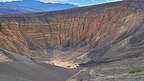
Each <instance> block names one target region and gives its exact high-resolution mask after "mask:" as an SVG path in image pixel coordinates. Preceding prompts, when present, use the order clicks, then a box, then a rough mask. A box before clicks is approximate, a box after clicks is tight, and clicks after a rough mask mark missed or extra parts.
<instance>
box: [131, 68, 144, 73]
mask: <svg viewBox="0 0 144 81" xmlns="http://www.w3.org/2000/svg"><path fill="white" fill-rule="evenodd" d="M142 71H143V70H142V69H140V68H136V69H132V70H130V71H129V73H131V74H133V73H139V72H142Z"/></svg>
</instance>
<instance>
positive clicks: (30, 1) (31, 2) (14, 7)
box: [0, 0, 77, 14]
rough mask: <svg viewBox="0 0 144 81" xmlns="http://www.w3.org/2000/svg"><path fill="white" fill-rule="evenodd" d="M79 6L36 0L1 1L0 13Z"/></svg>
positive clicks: (53, 9)
mask: <svg viewBox="0 0 144 81" xmlns="http://www.w3.org/2000/svg"><path fill="white" fill-rule="evenodd" d="M74 7H77V6H76V5H72V4H61V3H43V2H40V1H36V0H23V1H13V2H0V14H15V13H27V12H43V11H55V10H63V9H68V8H74Z"/></svg>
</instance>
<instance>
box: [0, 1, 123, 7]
mask: <svg viewBox="0 0 144 81" xmlns="http://www.w3.org/2000/svg"><path fill="white" fill-rule="evenodd" d="M11 1H21V0H0V2H11ZM38 1H41V2H44V3H69V4H74V5H78V6H87V5H95V4H102V3H107V2H115V1H120V0H38Z"/></svg>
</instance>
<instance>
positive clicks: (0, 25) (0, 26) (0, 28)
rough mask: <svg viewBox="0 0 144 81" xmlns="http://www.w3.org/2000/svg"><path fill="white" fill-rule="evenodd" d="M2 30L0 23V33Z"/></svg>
mask: <svg viewBox="0 0 144 81" xmlns="http://www.w3.org/2000/svg"><path fill="white" fill-rule="evenodd" d="M1 30H2V24H1V23H0V31H1Z"/></svg>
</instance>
